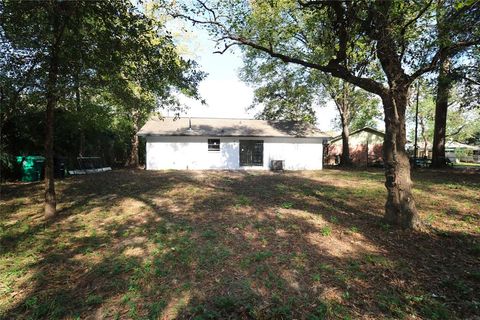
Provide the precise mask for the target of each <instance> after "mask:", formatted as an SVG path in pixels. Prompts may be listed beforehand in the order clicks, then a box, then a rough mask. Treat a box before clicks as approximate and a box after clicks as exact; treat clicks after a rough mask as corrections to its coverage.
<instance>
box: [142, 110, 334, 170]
mask: <svg viewBox="0 0 480 320" xmlns="http://www.w3.org/2000/svg"><path fill="white" fill-rule="evenodd" d="M138 135H139V136H143V137H145V138H146V143H147V145H146V153H147V154H146V169H147V170H162V169H183V170H185V169H187V170H188V169H229V170H239V169H263V170H268V169H270V168H271V163H272V160H279V161H283V168H284V169H286V170H320V169H322V159H323V142H324V141H326V140H327V139H328V138H329V136H328V135H327V134H326V133H324V132H321V131H320V130H318V129H317V128H315V127H314V126H310V125H305V124H299V123H295V122H288V121H266V120H251V119H215V118H180V119H175V118H159V117H158V116H156V117H152V118H150V120H148V122H147V123H146V124H145V125H144V126H143V127H142V129H141V130H140V131H139V132H138ZM277 163H278V162H277Z"/></svg>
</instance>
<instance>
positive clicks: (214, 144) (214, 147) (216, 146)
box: [208, 139, 220, 151]
mask: <svg viewBox="0 0 480 320" xmlns="http://www.w3.org/2000/svg"><path fill="white" fill-rule="evenodd" d="M208 151H220V139H208Z"/></svg>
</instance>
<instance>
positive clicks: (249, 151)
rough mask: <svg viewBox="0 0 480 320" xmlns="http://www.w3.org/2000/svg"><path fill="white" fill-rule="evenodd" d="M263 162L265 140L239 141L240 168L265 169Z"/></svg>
mask: <svg viewBox="0 0 480 320" xmlns="http://www.w3.org/2000/svg"><path fill="white" fill-rule="evenodd" d="M242 149H245V150H244V151H245V152H243V150H242ZM263 162H264V140H239V165H240V167H263Z"/></svg>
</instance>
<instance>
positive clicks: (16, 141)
mask: <svg viewBox="0 0 480 320" xmlns="http://www.w3.org/2000/svg"><path fill="white" fill-rule="evenodd" d="M149 10H153V9H149V7H148V6H146V7H145V8H143V9H141V8H140V7H136V6H134V5H133V4H132V3H131V2H130V1H123V0H114V1H100V2H94V1H93V2H92V1H67V2H58V3H57V2H52V3H50V2H41V1H40V2H38V1H33V2H32V1H3V2H2V4H1V6H0V17H1V24H0V37H1V47H0V50H1V52H2V56H3V58H2V59H1V61H0V80H1V82H2V92H1V100H2V110H1V118H2V127H3V130H2V143H3V146H2V148H3V151H4V152H6V153H8V154H12V155H18V154H27V153H28V154H32V153H37V154H39V153H40V154H41V153H43V146H42V144H43V132H44V129H43V127H44V126H45V122H44V120H43V118H44V116H43V113H44V110H45V104H46V99H47V94H48V92H47V86H48V79H47V76H48V75H49V73H50V71H51V69H50V68H51V62H52V60H51V59H52V54H51V53H52V48H53V47H58V76H57V82H56V86H55V88H54V89H55V90H54V91H52V92H54V93H55V94H56V96H57V100H58V104H57V110H56V111H55V113H56V118H57V119H56V120H55V127H56V132H55V140H56V144H55V152H56V154H57V155H63V156H68V157H69V158H70V159H72V160H73V159H74V158H75V157H76V156H77V155H79V154H83V155H97V156H103V157H104V158H105V159H106V161H107V162H108V163H109V164H120V163H124V162H125V159H126V158H127V156H128V153H129V152H130V149H131V139H132V137H133V136H134V135H135V133H136V130H137V128H138V127H139V126H141V125H142V124H143V123H144V122H145V121H146V119H147V118H148V117H149V116H150V115H151V114H152V113H153V112H155V111H157V112H158V111H159V110H161V109H162V108H178V102H177V101H176V100H175V99H174V98H173V97H174V93H182V94H186V95H188V96H191V97H194V98H199V95H198V91H197V84H198V82H199V81H200V80H201V79H202V78H203V77H204V74H203V73H202V72H200V71H198V70H197V67H196V63H195V62H194V61H191V60H185V59H183V58H182V57H180V56H179V54H178V52H177V49H176V47H175V44H174V41H173V39H172V36H171V35H170V34H169V32H168V31H167V30H166V28H165V25H164V21H163V20H162V19H160V18H158V15H155V14H153V13H152V12H151V11H149ZM54 24H55V26H57V27H58V28H57V29H58V30H59V31H58V34H54V33H52V30H53V29H52V26H53V25H54Z"/></svg>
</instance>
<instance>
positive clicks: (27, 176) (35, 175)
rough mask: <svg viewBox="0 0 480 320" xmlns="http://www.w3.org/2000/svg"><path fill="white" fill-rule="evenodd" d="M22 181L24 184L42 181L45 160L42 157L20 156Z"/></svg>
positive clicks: (18, 158)
mask: <svg viewBox="0 0 480 320" xmlns="http://www.w3.org/2000/svg"><path fill="white" fill-rule="evenodd" d="M17 164H18V165H19V166H20V180H21V181H24V182H34V181H40V180H42V177H43V166H44V164H45V158H44V157H42V156H18V157H17Z"/></svg>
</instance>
